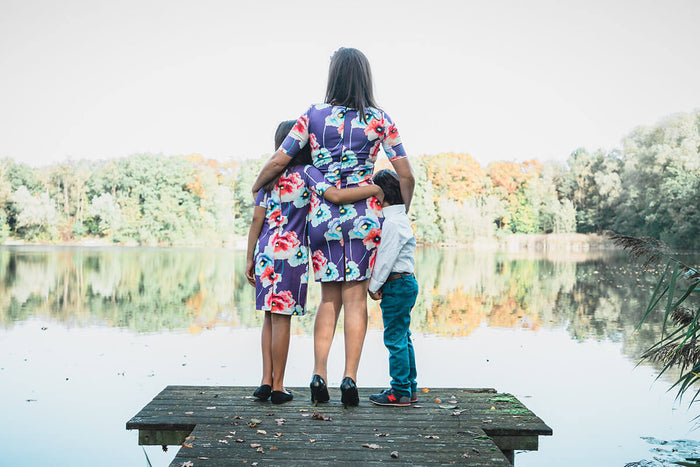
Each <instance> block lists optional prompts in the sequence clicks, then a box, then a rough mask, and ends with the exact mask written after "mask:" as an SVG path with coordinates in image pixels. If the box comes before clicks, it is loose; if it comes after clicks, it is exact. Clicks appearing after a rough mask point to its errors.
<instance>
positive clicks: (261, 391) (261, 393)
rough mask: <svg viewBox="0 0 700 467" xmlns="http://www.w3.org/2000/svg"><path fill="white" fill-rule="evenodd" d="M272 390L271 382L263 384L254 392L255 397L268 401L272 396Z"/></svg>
mask: <svg viewBox="0 0 700 467" xmlns="http://www.w3.org/2000/svg"><path fill="white" fill-rule="evenodd" d="M271 392H272V386H270V385H269V384H263V385H262V386H260V387H258V389H256V390H255V391H254V392H253V397H255V398H256V399H257V400H259V401H266V400H267V399H268V398H269V397H270V393H271Z"/></svg>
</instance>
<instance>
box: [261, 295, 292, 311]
mask: <svg viewBox="0 0 700 467" xmlns="http://www.w3.org/2000/svg"><path fill="white" fill-rule="evenodd" d="M265 305H266V306H267V307H268V308H269V309H270V312H271V313H284V314H290V313H291V311H292V308H294V305H296V301H294V298H293V297H292V292H291V291H289V290H283V291H281V292H280V293H272V290H270V292H269V293H268V294H267V295H266V296H265Z"/></svg>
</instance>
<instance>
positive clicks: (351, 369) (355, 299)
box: [342, 280, 369, 381]
mask: <svg viewBox="0 0 700 467" xmlns="http://www.w3.org/2000/svg"><path fill="white" fill-rule="evenodd" d="M342 286H343V287H342V288H343V290H342V299H343V307H344V308H345V318H344V320H345V321H344V324H345V373H344V375H343V376H349V377H350V378H352V379H353V381H357V368H358V366H359V365H360V356H361V355H362V345H363V344H364V342H365V334H366V333H367V287H368V286H369V280H364V281H352V282H342Z"/></svg>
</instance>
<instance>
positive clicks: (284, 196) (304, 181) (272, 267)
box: [255, 166, 330, 315]
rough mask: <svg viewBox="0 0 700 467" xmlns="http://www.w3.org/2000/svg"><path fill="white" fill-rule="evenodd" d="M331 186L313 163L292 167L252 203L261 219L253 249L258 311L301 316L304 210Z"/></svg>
mask: <svg viewBox="0 0 700 467" xmlns="http://www.w3.org/2000/svg"><path fill="white" fill-rule="evenodd" d="M329 186H330V185H328V183H326V181H325V179H324V178H323V175H322V174H321V172H320V171H319V170H318V169H316V168H315V167H313V166H295V167H291V168H289V169H287V170H285V172H284V173H283V174H282V176H281V177H280V179H279V182H278V183H277V186H275V188H274V189H273V190H272V191H271V192H270V193H266V192H265V191H264V190H260V191H258V195H257V197H256V199H255V204H256V205H257V206H261V207H264V208H265V210H266V211H265V222H264V224H263V228H262V230H261V231H260V237H258V243H257V245H256V247H255V306H256V308H257V309H258V310H265V311H270V312H272V313H280V314H285V315H303V314H305V312H306V311H305V306H306V288H307V283H308V280H309V245H308V225H309V223H308V214H309V207H310V206H311V199H312V198H316V197H317V195H316V194H315V193H317V194H318V196H323V192H324V191H325V190H326V188H328V187H329Z"/></svg>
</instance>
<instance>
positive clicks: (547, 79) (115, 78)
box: [0, 0, 700, 166]
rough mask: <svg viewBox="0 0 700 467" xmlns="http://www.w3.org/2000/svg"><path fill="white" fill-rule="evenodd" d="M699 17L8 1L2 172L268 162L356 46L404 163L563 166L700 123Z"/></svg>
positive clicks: (572, 5) (687, 5)
mask: <svg viewBox="0 0 700 467" xmlns="http://www.w3.org/2000/svg"><path fill="white" fill-rule="evenodd" d="M698 24H700V1H695V0H688V1H674V0H672V1H664V2H660V1H640V0H627V1H590V0H587V1H580V2H578V1H577V2H571V1H566V2H564V1H559V0H556V1H539V0H532V1H527V2H525V1H519V0H513V1H482V2H474V1H464V0H454V1H440V0H432V1H418V2H412V1H397V2H390V1H372V2H364V1H354V2H353V1H343V2H337V1H328V0H325V1H314V2H304V1H297V2H290V1H283V2H282V1H280V2H266V1H262V0H260V1H258V2H253V1H247V2H237V1H233V0H226V1H202V0H198V1H182V0H164V1H147V0H138V1H131V0H127V1H124V0H121V1H118V2H117V1H112V0H110V1H99V0H65V1H54V0H47V1H36V0H17V1H15V0H0V158H2V157H11V158H13V159H15V160H19V161H22V162H26V163H29V164H32V165H35V166H36V165H45V164H50V163H52V162H55V161H63V160H66V159H68V158H71V159H74V160H75V159H83V158H85V159H107V158H117V157H122V156H127V155H131V154H136V153H143V152H149V153H162V154H165V155H174V154H192V153H198V154H202V155H203V156H205V157H212V158H217V159H220V160H228V159H232V158H233V159H239V158H250V157H258V156H260V155H262V154H269V153H270V152H271V151H272V149H273V147H272V146H273V142H272V137H273V133H274V130H275V127H276V125H277V123H278V122H279V121H281V120H285V119H291V118H296V117H297V116H298V115H299V114H300V113H302V112H303V111H304V110H305V109H306V108H307V107H308V106H309V105H310V104H312V103H317V102H320V101H322V99H323V97H324V92H325V82H326V77H327V73H328V63H329V57H330V55H331V54H332V53H333V51H334V50H335V49H337V48H338V47H340V46H349V47H357V48H359V49H360V50H362V51H363V52H364V53H365V54H366V55H367V57H368V58H369V60H370V63H371V65H372V70H373V73H374V84H375V97H376V99H377V101H378V103H379V105H380V106H381V107H382V108H383V109H385V110H386V111H387V112H388V113H389V114H390V115H391V117H392V119H393V120H394V121H395V122H396V123H397V126H398V128H399V132H400V133H401V135H402V138H403V141H404V145H405V146H406V148H407V150H408V152H409V154H414V155H420V154H437V153H439V152H444V151H455V152H468V153H470V154H471V155H472V156H474V157H475V158H476V160H477V161H479V162H480V163H482V164H487V163H488V162H490V161H494V160H511V161H521V160H525V159H529V158H538V159H541V160H549V159H558V160H564V159H566V157H568V155H569V153H570V152H571V151H572V150H573V149H575V148H577V147H580V146H585V147H588V148H590V149H594V148H598V147H603V148H611V147H614V146H616V145H618V144H619V142H620V140H621V138H622V137H623V136H625V135H626V134H627V133H628V132H629V131H630V130H632V129H633V128H634V127H635V126H638V125H651V124H654V123H656V122H658V121H659V120H660V119H661V118H662V117H664V116H666V115H668V114H671V113H677V112H688V111H692V110H694V109H697V108H700V84H699V83H700V53H698V46H700V27H698Z"/></svg>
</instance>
